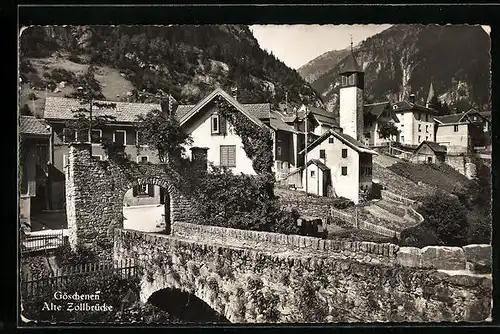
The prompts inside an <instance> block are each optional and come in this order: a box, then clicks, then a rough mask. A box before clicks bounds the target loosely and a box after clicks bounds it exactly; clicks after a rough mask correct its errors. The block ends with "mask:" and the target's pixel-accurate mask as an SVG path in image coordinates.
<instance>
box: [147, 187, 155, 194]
mask: <svg viewBox="0 0 500 334" xmlns="http://www.w3.org/2000/svg"><path fill="white" fill-rule="evenodd" d="M148 195H149V197H155V186H154V185H153V184H148Z"/></svg>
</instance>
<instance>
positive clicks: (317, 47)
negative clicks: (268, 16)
mask: <svg viewBox="0 0 500 334" xmlns="http://www.w3.org/2000/svg"><path fill="white" fill-rule="evenodd" d="M390 26H391V25H390V24H356V25H319V24H316V25H303V24H294V25H252V26H250V30H251V31H252V33H253V34H254V36H255V38H256V39H257V41H258V42H259V45H260V47H261V48H262V49H264V50H267V51H268V52H272V53H273V54H274V55H275V56H276V57H277V58H278V59H280V60H281V61H282V62H284V63H285V64H286V65H287V66H288V67H290V68H293V69H298V68H299V67H301V66H302V65H304V64H306V63H307V62H309V61H310V60H313V59H314V58H316V57H318V56H320V55H322V54H323V53H325V52H327V51H331V50H341V49H344V48H346V47H349V45H350V43H351V36H352V42H353V45H357V44H359V43H360V42H362V41H364V40H365V39H367V38H368V37H370V36H373V35H376V34H378V33H379V32H381V31H383V30H385V29H387V28H389V27H390ZM483 29H484V30H485V31H486V32H487V33H488V34H489V33H490V27H488V26H483Z"/></svg>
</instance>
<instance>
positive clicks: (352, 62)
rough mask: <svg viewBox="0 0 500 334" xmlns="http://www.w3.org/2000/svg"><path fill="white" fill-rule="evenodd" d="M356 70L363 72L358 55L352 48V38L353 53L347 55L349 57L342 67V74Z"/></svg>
mask: <svg viewBox="0 0 500 334" xmlns="http://www.w3.org/2000/svg"><path fill="white" fill-rule="evenodd" d="M354 72H363V70H362V69H361V67H360V66H359V65H358V62H357V61H356V57H354V52H353V49H352V39H351V53H350V54H349V55H348V56H347V59H346V61H345V63H344V65H343V66H342V68H341V71H340V74H346V73H354Z"/></svg>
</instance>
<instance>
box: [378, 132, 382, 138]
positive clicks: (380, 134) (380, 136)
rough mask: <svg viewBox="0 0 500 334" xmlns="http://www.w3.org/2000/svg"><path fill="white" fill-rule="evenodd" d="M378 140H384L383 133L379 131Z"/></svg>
mask: <svg viewBox="0 0 500 334" xmlns="http://www.w3.org/2000/svg"><path fill="white" fill-rule="evenodd" d="M378 138H379V139H382V132H380V131H378Z"/></svg>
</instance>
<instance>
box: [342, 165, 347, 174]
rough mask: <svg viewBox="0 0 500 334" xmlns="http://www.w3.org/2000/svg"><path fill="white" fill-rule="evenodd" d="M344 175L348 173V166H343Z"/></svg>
mask: <svg viewBox="0 0 500 334" xmlns="http://www.w3.org/2000/svg"><path fill="white" fill-rule="evenodd" d="M342 175H347V167H342Z"/></svg>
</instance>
